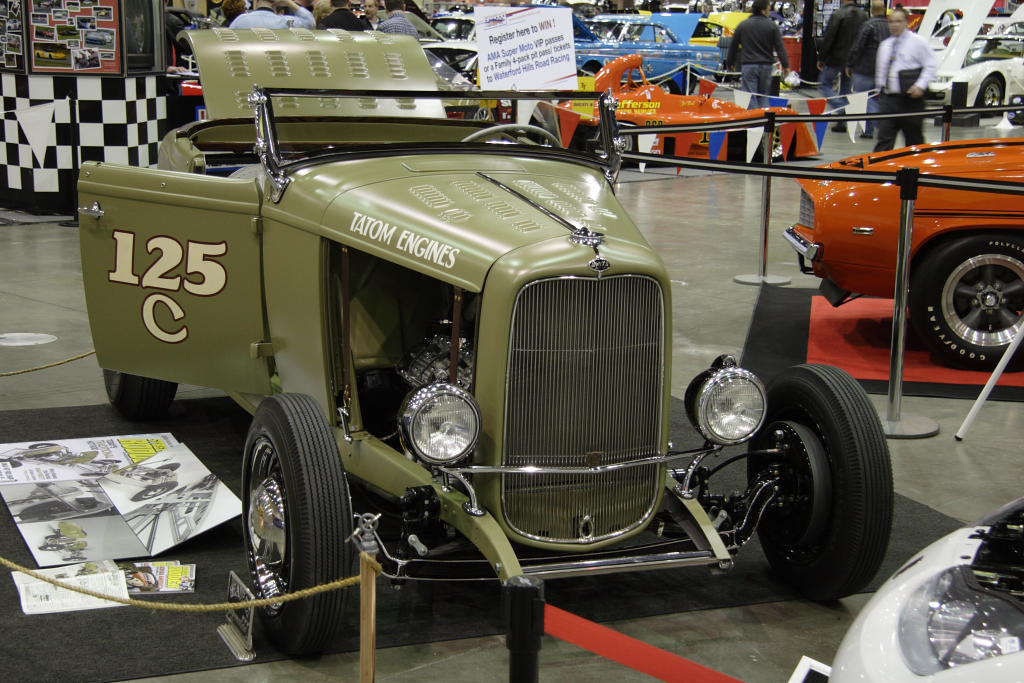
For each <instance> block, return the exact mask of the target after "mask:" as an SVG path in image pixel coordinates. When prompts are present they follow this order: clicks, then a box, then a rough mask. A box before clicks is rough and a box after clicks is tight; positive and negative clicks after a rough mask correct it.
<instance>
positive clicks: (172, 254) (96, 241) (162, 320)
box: [78, 163, 271, 394]
mask: <svg viewBox="0 0 1024 683" xmlns="http://www.w3.org/2000/svg"><path fill="white" fill-rule="evenodd" d="M78 192H79V202H78V204H79V206H80V207H82V208H81V209H80V226H81V227H80V229H79V232H80V241H81V252H82V279H83V283H84V287H85V296H86V300H87V303H88V308H89V322H90V325H91V327H92V335H93V343H94V344H95V348H96V354H97V359H98V361H99V364H100V366H101V367H104V368H107V369H111V370H120V371H122V372H129V373H132V374H136V375H142V376H145V377H154V378H157V379H165V380H170V381H175V382H182V383H187V384H198V385H201V386H209V387H216V388H219V389H223V390H225V391H237V392H245V393H256V394H267V393H270V391H271V387H270V373H269V368H268V361H267V358H266V357H265V356H266V355H267V354H266V353H265V350H266V349H267V348H268V345H264V344H261V342H263V341H264V340H265V339H266V334H265V328H266V325H265V321H264V313H263V297H262V274H261V266H260V262H261V259H260V234H259V226H260V223H259V218H258V216H259V208H260V191H259V188H258V186H257V184H256V181H255V180H252V179H248V180H242V179H230V178H218V177H214V176H206V175H200V174H193V173H178V172H173V171H162V170H156V169H149V168H136V167H131V166H122V165H119V164H98V163H85V164H83V165H82V171H81V175H80V179H79V184H78ZM82 209H84V210H82Z"/></svg>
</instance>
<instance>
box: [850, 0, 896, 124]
mask: <svg viewBox="0 0 1024 683" xmlns="http://www.w3.org/2000/svg"><path fill="white" fill-rule="evenodd" d="M888 37H889V21H888V20H887V19H886V18H885V0H871V18H870V19H868V20H867V21H866V22H864V24H863V25H862V26H861V27H860V31H859V32H858V33H857V38H856V39H854V41H853V47H851V48H850V56H849V57H848V58H847V60H846V75H847V76H849V77H850V78H852V79H853V83H852V87H853V92H864V91H865V90H873V89H874V88H875V58H876V57H877V56H878V46H879V45H881V44H882V41H883V40H885V39H886V38H888ZM868 113H869V114H876V113H878V98H877V97H872V98H870V99H869V100H868ZM860 136H861V137H862V138H873V137H874V136H875V122H874V121H871V120H868V122H867V123H866V124H864V132H863V133H861V134H860Z"/></svg>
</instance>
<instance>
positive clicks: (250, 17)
mask: <svg viewBox="0 0 1024 683" xmlns="http://www.w3.org/2000/svg"><path fill="white" fill-rule="evenodd" d="M252 7H253V8H252V9H251V10H249V11H248V12H244V13H242V14H239V15H238V16H237V17H235V20H234V21H232V22H231V25H230V26H229V27H228V28H288V27H289V26H297V27H301V28H313V27H314V26H315V25H316V23H315V22H314V21H313V15H312V14H311V13H310V11H309V10H308V9H306V8H305V7H302V6H300V5H297V4H295V0H253V4H252ZM279 8H280V9H285V10H288V11H289V12H290V14H287V15H285V14H278V13H277V9H279Z"/></svg>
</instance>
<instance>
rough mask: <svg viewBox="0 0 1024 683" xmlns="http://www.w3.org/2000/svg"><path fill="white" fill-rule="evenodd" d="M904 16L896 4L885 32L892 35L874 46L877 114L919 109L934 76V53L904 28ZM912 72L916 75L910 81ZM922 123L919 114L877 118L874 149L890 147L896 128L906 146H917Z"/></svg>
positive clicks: (909, 111) (905, 14)
mask: <svg viewBox="0 0 1024 683" xmlns="http://www.w3.org/2000/svg"><path fill="white" fill-rule="evenodd" d="M907 16H908V15H907V11H906V10H905V9H903V8H902V7H897V8H896V9H894V10H893V11H892V12H891V13H890V14H889V32H890V33H892V36H891V37H889V38H886V39H885V40H883V41H882V44H881V45H879V46H878V58H877V59H876V60H875V85H876V86H878V87H879V88H881V93H880V94H879V95H878V113H879V114H894V113H914V112H920V111H923V110H924V94H925V91H926V90H927V88H928V83H929V81H931V80H932V78H934V77H935V70H936V68H937V66H938V65H937V64H936V60H935V53H934V52H932V49H931V48H930V47H929V46H928V41H927V40H925V39H924V38H922V37H921V36H919V35H917V34H916V33H914V32H913V31H908V30H907ZM915 71H916V78H914V79H913V82H910V77H911V76H914V73H915ZM901 72H902V79H901ZM901 80H902V81H903V83H902V84H901ZM923 123H924V119H923V118H922V117H920V116H908V117H905V118H893V119H879V120H878V142H877V143H876V144H875V150H874V151H876V152H884V151H886V150H890V149H892V148H893V143H894V142H895V141H896V133H898V132H900V131H902V132H903V140H904V142H905V143H906V144H907V145H908V146H909V145H920V144H921V143H923V142H924V134H923V133H922V132H921V127H922V124H923Z"/></svg>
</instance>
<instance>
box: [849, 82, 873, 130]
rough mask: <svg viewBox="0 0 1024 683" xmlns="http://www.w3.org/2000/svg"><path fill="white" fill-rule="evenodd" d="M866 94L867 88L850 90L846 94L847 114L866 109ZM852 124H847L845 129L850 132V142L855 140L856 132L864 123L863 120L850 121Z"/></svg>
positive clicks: (861, 112)
mask: <svg viewBox="0 0 1024 683" xmlns="http://www.w3.org/2000/svg"><path fill="white" fill-rule="evenodd" d="M868 94H869V92H868V91H867V90H861V91H860V92H852V93H850V94H849V95H847V96H846V98H847V100H848V101H849V104H847V105H846V113H847V114H863V113H864V112H866V111H867V110H868ZM850 123H852V124H853V125H852V126H847V127H846V130H847V132H849V134H850V142H856V141H857V133H858V132H859V131H860V129H861V127H862V126H863V125H864V122H863V121H850Z"/></svg>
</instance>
